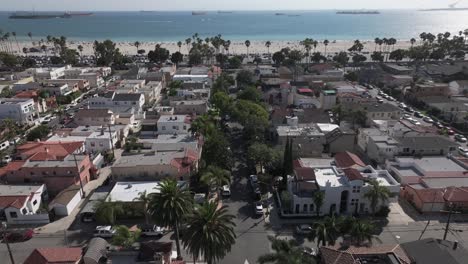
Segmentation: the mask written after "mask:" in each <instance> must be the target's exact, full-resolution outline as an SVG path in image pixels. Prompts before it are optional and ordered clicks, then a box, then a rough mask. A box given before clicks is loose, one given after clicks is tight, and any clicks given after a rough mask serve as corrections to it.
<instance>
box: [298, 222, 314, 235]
mask: <svg viewBox="0 0 468 264" xmlns="http://www.w3.org/2000/svg"><path fill="white" fill-rule="evenodd" d="M310 233H312V227H311V226H310V225H307V224H303V225H298V226H296V234H298V235H308V234H310Z"/></svg>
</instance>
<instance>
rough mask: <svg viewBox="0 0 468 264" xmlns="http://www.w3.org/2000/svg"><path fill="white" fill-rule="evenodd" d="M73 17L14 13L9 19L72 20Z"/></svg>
mask: <svg viewBox="0 0 468 264" xmlns="http://www.w3.org/2000/svg"><path fill="white" fill-rule="evenodd" d="M70 17H71V15H70V14H67V13H63V14H51V13H49V14H46V13H43V14H37V13H14V14H11V15H10V16H9V17H8V18H9V19H51V18H70Z"/></svg>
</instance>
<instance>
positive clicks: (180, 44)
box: [177, 41, 182, 52]
mask: <svg viewBox="0 0 468 264" xmlns="http://www.w3.org/2000/svg"><path fill="white" fill-rule="evenodd" d="M177 47H179V52H180V48H182V41H178V42H177Z"/></svg>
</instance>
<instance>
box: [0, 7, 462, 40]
mask: <svg viewBox="0 0 468 264" xmlns="http://www.w3.org/2000/svg"><path fill="white" fill-rule="evenodd" d="M277 12H281V13H284V15H275V13H277ZM10 14H11V12H0V29H1V30H3V31H4V32H6V31H9V32H11V31H15V32H16V33H17V36H18V39H19V40H28V37H27V36H26V34H27V32H31V33H32V34H33V38H34V39H39V38H45V36H47V35H52V36H62V35H63V36H66V37H67V38H68V39H70V40H81V41H93V40H96V39H97V40H103V39H112V40H113V41H122V42H123V41H137V40H138V41H140V42H143V41H179V40H180V41H182V42H183V40H185V39H186V38H188V37H190V36H192V35H193V34H194V33H198V34H199V35H200V36H201V37H202V38H205V37H207V36H214V35H216V34H222V35H223V38H224V39H230V40H232V41H243V40H247V39H249V40H251V41H255V40H272V41H273V40H302V39H304V38H313V39H317V40H323V39H328V40H330V41H332V40H354V39H360V40H373V39H374V38H376V37H380V38H383V37H387V38H389V37H394V38H396V39H399V40H409V39H410V38H412V37H414V38H417V37H418V36H419V34H420V33H421V32H431V33H433V34H437V33H439V32H446V31H448V32H451V33H452V34H453V33H455V34H458V32H459V31H460V30H464V29H465V28H468V11H436V12H426V11H417V10H381V13H380V14H378V15H338V14H336V12H335V11H333V10H328V11H261V12H258V11H255V12H254V11H252V12H249V11H236V12H233V13H218V12H216V11H212V12H207V14H206V15H196V16H194V15H192V13H191V12H95V13H94V15H92V16H83V17H73V18H54V19H36V20H22V19H9V18H8V16H9V15H10Z"/></svg>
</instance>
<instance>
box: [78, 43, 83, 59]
mask: <svg viewBox="0 0 468 264" xmlns="http://www.w3.org/2000/svg"><path fill="white" fill-rule="evenodd" d="M78 51H79V52H80V60H83V58H82V57H83V46H81V45H78Z"/></svg>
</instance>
